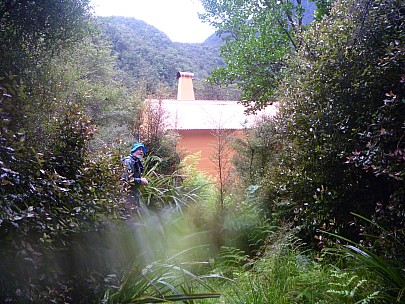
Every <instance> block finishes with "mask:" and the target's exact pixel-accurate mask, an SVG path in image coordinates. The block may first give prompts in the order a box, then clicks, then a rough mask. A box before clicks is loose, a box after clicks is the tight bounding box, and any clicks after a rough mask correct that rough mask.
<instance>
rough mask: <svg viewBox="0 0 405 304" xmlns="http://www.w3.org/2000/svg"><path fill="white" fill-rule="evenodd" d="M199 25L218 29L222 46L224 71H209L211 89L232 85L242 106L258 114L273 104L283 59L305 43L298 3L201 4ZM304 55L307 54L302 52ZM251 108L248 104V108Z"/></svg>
mask: <svg viewBox="0 0 405 304" xmlns="http://www.w3.org/2000/svg"><path fill="white" fill-rule="evenodd" d="M201 3H202V4H203V6H204V9H205V11H206V12H205V13H203V14H201V15H200V16H201V18H202V20H203V21H205V22H208V23H210V24H211V25H213V26H214V27H215V28H216V29H217V35H219V36H220V37H222V38H223V39H224V40H225V41H226V44H225V45H224V46H222V47H221V56H223V57H224V61H225V66H224V67H219V68H216V69H214V70H213V72H212V76H211V77H209V81H210V82H211V83H217V84H223V85H229V84H232V83H236V84H237V85H238V87H239V89H240V90H241V91H242V97H241V99H242V101H241V102H242V103H243V104H245V105H246V106H247V107H248V109H250V110H259V109H262V108H264V107H265V106H266V105H267V104H268V103H271V102H272V101H274V96H273V94H274V92H275V89H276V88H277V84H278V82H279V73H280V70H281V68H282V67H283V66H284V65H285V60H284V57H285V55H286V54H288V53H289V52H290V51H291V50H298V49H299V48H300V47H301V46H302V45H304V46H305V41H304V40H303V38H302V32H303V28H304V23H303V18H304V12H305V10H304V7H303V5H302V4H301V1H297V4H296V5H294V4H293V3H292V2H290V1H272V0H268V1H241V0H227V1H216V0H201ZM303 51H305V48H304V50H303ZM252 101H253V102H254V103H253V104H251V102H252Z"/></svg>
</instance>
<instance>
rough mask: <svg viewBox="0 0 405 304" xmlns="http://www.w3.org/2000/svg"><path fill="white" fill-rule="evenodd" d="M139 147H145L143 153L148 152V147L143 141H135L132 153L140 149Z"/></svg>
mask: <svg viewBox="0 0 405 304" xmlns="http://www.w3.org/2000/svg"><path fill="white" fill-rule="evenodd" d="M139 148H143V153H144V154H146V148H145V146H144V145H143V143H140V142H136V143H134V145H133V146H132V149H131V153H132V152H134V151H136V150H138V149H139Z"/></svg>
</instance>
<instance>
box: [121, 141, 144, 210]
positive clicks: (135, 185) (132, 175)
mask: <svg viewBox="0 0 405 304" xmlns="http://www.w3.org/2000/svg"><path fill="white" fill-rule="evenodd" d="M145 154H146V148H145V146H144V144H143V143H140V142H136V143H134V144H133V146H132V149H131V151H130V153H129V155H128V156H127V157H125V158H124V165H125V166H126V168H127V170H128V172H127V173H126V176H125V178H126V180H127V181H129V182H130V183H131V188H130V191H129V195H128V198H127V201H128V202H129V203H131V204H133V205H135V206H138V207H139V205H140V191H139V187H140V186H141V185H147V184H148V180H147V179H146V178H144V177H142V172H143V170H144V167H143V164H142V161H141V159H142V157H143V156H144V155H145Z"/></svg>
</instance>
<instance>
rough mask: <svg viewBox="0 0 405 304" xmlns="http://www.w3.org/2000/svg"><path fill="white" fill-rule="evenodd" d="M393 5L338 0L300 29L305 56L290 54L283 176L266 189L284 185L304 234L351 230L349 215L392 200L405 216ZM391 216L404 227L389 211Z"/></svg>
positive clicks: (399, 62)
mask: <svg viewBox="0 0 405 304" xmlns="http://www.w3.org/2000/svg"><path fill="white" fill-rule="evenodd" d="M400 6H401V5H400V1H396V0H392V1H388V2H384V3H381V2H379V1H374V2H372V3H370V2H369V1H360V2H359V1H339V2H337V3H335V5H334V6H333V8H332V10H331V13H330V16H329V17H327V18H324V19H323V20H322V21H320V22H318V23H314V24H313V25H312V26H311V28H310V29H309V30H308V32H307V33H305V35H304V39H305V40H306V41H307V45H308V47H309V48H310V49H311V53H310V54H306V53H305V52H298V53H297V54H296V55H295V56H291V58H290V60H289V61H288V68H287V69H285V74H284V75H285V77H284V80H283V82H282V83H281V85H280V87H279V90H278V92H279V95H278V96H279V97H280V100H281V102H282V104H281V107H280V109H281V114H280V115H281V116H280V120H279V122H278V124H279V130H280V131H281V132H280V136H281V138H283V139H285V140H287V141H288V145H287V146H286V147H287V148H288V151H289V152H288V153H286V154H285V156H284V157H283V159H282V162H283V164H284V168H283V170H282V172H281V173H282V175H283V176H287V178H286V179H280V181H279V182H278V183H275V184H274V181H267V183H266V184H267V185H266V186H267V189H268V190H269V193H270V192H273V193H275V192H274V191H275V189H285V191H283V195H285V196H286V197H289V198H290V200H291V201H292V202H293V204H294V210H296V216H295V220H296V223H297V225H303V227H305V230H303V232H304V233H306V234H307V237H308V240H310V239H312V237H313V236H314V234H315V233H316V230H317V229H332V230H334V231H340V232H342V233H347V234H348V235H351V236H352V237H353V238H354V237H356V235H357V233H358V231H355V229H357V228H358V227H356V225H351V224H352V220H353V218H352V216H351V214H350V212H356V213H361V214H363V215H364V216H372V215H373V213H374V210H385V209H386V208H388V206H395V208H396V209H395V210H396V211H397V212H398V213H397V215H402V214H403V206H402V203H400V201H403V193H404V188H403V182H402V181H401V180H402V178H401V174H397V175H396V173H398V172H401V171H402V170H403V161H402V159H401V160H399V158H397V156H396V155H398V153H402V152H399V151H402V149H403V141H402V139H401V137H402V135H400V134H403V108H402V106H400V102H398V103H397V102H395V101H394V100H403V92H404V84H403V82H402V80H401V79H402V78H403V73H404V72H403V58H402V57H401V56H400V55H399V53H400V52H398V50H399V49H403V45H404V36H403V22H402V21H400V20H404V15H403V10H401V9H399V7H400ZM387 58H392V60H391V61H389V62H387V61H386V59H387ZM388 92H392V93H388ZM387 95H388V98H387ZM387 103H388V104H392V106H393V107H394V108H395V109H397V111H396V113H393V112H392V111H391V110H389V107H387ZM400 117H402V118H400ZM385 130H387V131H385ZM378 132H379V133H378ZM395 151H397V152H395ZM395 153H397V154H395ZM389 155H392V156H389ZM353 156H355V157H354V158H353ZM394 159H395V162H392V161H393V160H394ZM387 161H388V163H387ZM382 163H385V166H384V169H382V167H381V164H382ZM378 164H379V165H378ZM356 165H357V166H356ZM373 168H374V169H373ZM364 169H367V170H364ZM385 169H387V171H385ZM271 170H272V169H271V168H269V171H271ZM373 170H374V171H373ZM385 220H388V218H386V219H385ZM390 220H391V221H392V222H391V223H392V224H393V226H396V228H395V229H403V228H401V225H403V223H401V221H398V218H396V216H393V217H391V219H390Z"/></svg>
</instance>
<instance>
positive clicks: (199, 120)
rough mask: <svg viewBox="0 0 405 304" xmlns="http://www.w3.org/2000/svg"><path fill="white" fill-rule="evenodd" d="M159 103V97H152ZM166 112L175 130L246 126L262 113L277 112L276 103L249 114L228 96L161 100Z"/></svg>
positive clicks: (250, 124) (170, 127)
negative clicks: (156, 98)
mask: <svg viewBox="0 0 405 304" xmlns="http://www.w3.org/2000/svg"><path fill="white" fill-rule="evenodd" d="M150 102H152V103H155V104H158V103H159V100H150ZM161 104H162V107H163V109H164V111H165V112H166V114H167V119H166V120H167V128H168V129H172V130H203V129H234V130H238V129H244V128H250V127H252V126H253V125H254V122H255V121H256V120H257V119H259V118H260V117H261V116H263V115H266V116H274V115H275V114H276V112H277V107H276V106H275V105H271V106H267V107H266V109H264V110H262V111H261V112H259V113H257V114H256V115H246V114H245V109H246V108H245V107H244V106H243V105H241V104H239V103H238V102H237V101H225V100H172V99H163V100H161Z"/></svg>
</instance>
